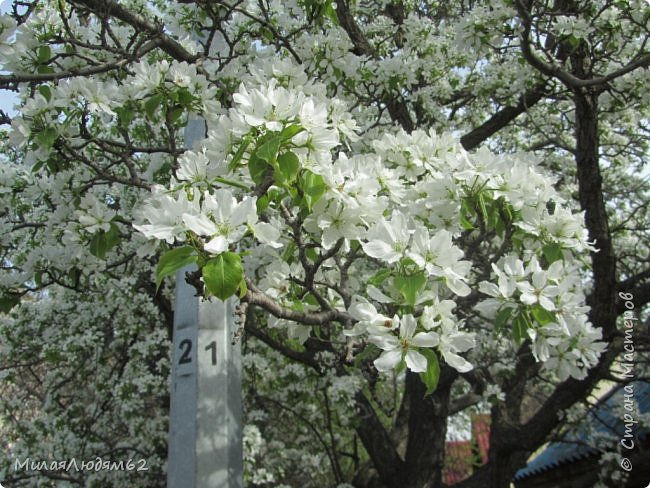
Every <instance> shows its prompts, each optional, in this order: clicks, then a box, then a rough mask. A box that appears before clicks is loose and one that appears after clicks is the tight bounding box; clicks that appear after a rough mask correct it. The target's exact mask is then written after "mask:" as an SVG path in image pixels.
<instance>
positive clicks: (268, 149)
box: [255, 136, 282, 164]
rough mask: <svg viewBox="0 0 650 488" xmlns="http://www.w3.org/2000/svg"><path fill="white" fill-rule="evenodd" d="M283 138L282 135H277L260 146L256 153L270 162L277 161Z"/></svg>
mask: <svg viewBox="0 0 650 488" xmlns="http://www.w3.org/2000/svg"><path fill="white" fill-rule="evenodd" d="M281 142H282V138H281V137H280V136H275V137H272V138H271V139H269V140H268V141H266V142H265V143H264V144H262V145H261V146H260V147H258V148H257V151H255V154H256V155H257V157H258V158H260V159H263V160H264V161H266V162H267V163H269V164H272V163H275V161H276V158H277V157H278V151H279V150H280V143H281Z"/></svg>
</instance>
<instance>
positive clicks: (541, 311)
mask: <svg viewBox="0 0 650 488" xmlns="http://www.w3.org/2000/svg"><path fill="white" fill-rule="evenodd" d="M531 311H532V313H533V317H534V318H535V320H536V321H537V323H538V324H539V325H542V326H543V325H546V324H550V323H551V322H556V317H555V314H552V313H551V312H549V311H548V310H546V309H545V308H544V307H542V306H541V305H539V304H537V303H536V304H535V305H533V308H532V310H531Z"/></svg>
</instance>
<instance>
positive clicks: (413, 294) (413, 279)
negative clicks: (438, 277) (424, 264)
mask: <svg viewBox="0 0 650 488" xmlns="http://www.w3.org/2000/svg"><path fill="white" fill-rule="evenodd" d="M426 282H427V279H426V277H425V276H424V272H423V271H420V272H419V273H415V274H412V275H408V276H395V278H393V284H394V285H395V287H396V288H397V289H398V290H399V291H400V293H401V294H402V295H403V296H404V299H405V300H406V303H408V304H409V305H415V301H416V299H417V296H418V293H419V292H420V290H421V289H422V288H423V287H424V285H425V283H426Z"/></svg>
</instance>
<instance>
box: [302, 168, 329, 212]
mask: <svg viewBox="0 0 650 488" xmlns="http://www.w3.org/2000/svg"><path fill="white" fill-rule="evenodd" d="M302 180H303V185H302V189H303V192H304V202H305V205H306V206H307V210H309V211H310V212H311V209H312V208H313V207H314V205H315V204H316V202H317V201H318V200H320V198H321V197H322V196H323V195H324V194H325V192H326V191H327V186H326V185H325V180H324V179H323V177H322V176H321V175H317V174H316V173H312V172H311V171H309V170H305V172H304V174H303V178H302Z"/></svg>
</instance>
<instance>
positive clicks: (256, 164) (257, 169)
mask: <svg viewBox="0 0 650 488" xmlns="http://www.w3.org/2000/svg"><path fill="white" fill-rule="evenodd" d="M268 167H269V165H268V163H267V162H266V161H264V160H263V159H262V158H258V157H257V155H255V154H253V155H252V156H251V157H250V159H249V160H248V171H249V172H250V174H251V179H252V180H253V181H254V182H255V183H256V184H257V185H259V184H260V183H262V181H264V176H265V175H266V171H267V169H268Z"/></svg>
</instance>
